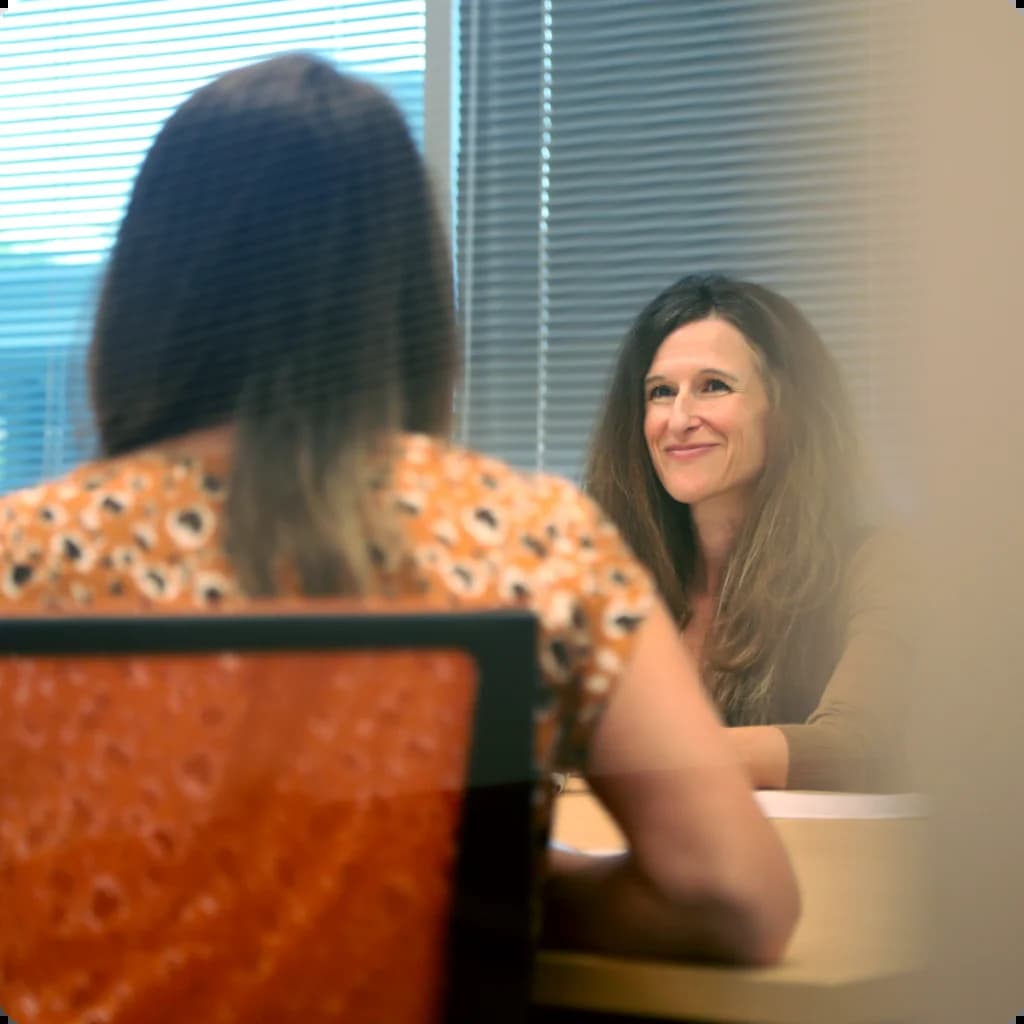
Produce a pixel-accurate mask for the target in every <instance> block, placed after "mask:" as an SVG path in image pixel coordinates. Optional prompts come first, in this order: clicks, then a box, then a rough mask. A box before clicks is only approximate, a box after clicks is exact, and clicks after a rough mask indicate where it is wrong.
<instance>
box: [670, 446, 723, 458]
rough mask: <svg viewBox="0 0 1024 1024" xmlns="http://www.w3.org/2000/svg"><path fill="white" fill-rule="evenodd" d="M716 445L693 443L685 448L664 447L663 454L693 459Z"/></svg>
mask: <svg viewBox="0 0 1024 1024" xmlns="http://www.w3.org/2000/svg"><path fill="white" fill-rule="evenodd" d="M716 447H717V445H713V444H694V445H688V446H687V447H685V448H666V449H665V454H666V455H667V456H668V457H669V458H670V459H695V458H698V457H699V456H701V455H705V454H706V453H707V452H709V451H711V450H712V449H713V448H716Z"/></svg>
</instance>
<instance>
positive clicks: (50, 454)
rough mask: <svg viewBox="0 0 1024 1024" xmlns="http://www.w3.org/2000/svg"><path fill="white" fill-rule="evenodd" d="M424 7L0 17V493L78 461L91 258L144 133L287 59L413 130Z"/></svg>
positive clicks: (140, 2)
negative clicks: (374, 91) (388, 108)
mask: <svg viewBox="0 0 1024 1024" xmlns="http://www.w3.org/2000/svg"><path fill="white" fill-rule="evenodd" d="M424 8H425V0H362V2H355V0H332V2H327V0H250V2H247V3H240V2H229V0H225V2H216V0H121V2H107V3H103V2H100V3H81V2H79V0H21V2H20V3H18V4H16V5H15V6H13V8H12V10H10V11H9V12H8V13H6V14H4V15H3V16H2V17H0V96H2V97H3V100H2V103H0V492H3V491H6V490H10V489H12V488H14V487H19V486H23V485H26V484H29V483H32V482H34V481H36V480H38V479H39V478H41V477H44V476H49V475H52V474H54V473H57V472H59V471H61V470H62V469H64V468H65V467H67V466H69V465H71V464H73V463H74V462H76V461H78V460H79V459H80V458H82V457H83V456H84V455H85V454H87V453H88V452H89V451H90V442H89V438H88V429H87V424H88V414H87V409H86V400H85V391H84V376H83V373H82V370H83V363H84V359H83V346H84V342H85V340H86V337H87V334H88V328H89V319H90V314H91V308H92V304H93V302H94V300H95V296H96V292H97V288H98V283H99V276H100V273H101V270H102V264H103V260H104V258H105V256H106V253H107V251H108V248H109V245H110V243H111V241H112V239H113V236H114V232H115V231H116V228H117V224H118V222H119V220H120V217H121V213H122V210H123V208H124V204H125V201H126V199H127V195H128V192H129V189H130V188H131V184H132V181H133V179H134V176H135V172H136V170H137V169H138V166H139V163H140V162H141V160H142V157H143V156H144V155H145V152H146V150H147V149H148V147H149V144H150V142H151V141H152V139H153V136H154V135H155V134H156V132H157V130H158V129H159V127H160V125H161V124H162V123H163V122H164V121H165V120H166V118H167V117H168V116H169V114H170V113H171V112H172V111H173V110H174V108H175V107H176V106H178V104H179V103H181V101H182V100H183V99H185V97H186V96H188V95H189V94H190V93H191V92H193V91H194V90H195V89H196V88H198V87H199V86H200V85H202V84H204V83H205V82H207V81H209V80H210V79H211V78H213V77H214V76H215V75H218V74H220V73H221V72H224V71H227V70H229V69H231V68H234V67H238V66H240V65H242V64H247V63H250V62H252V61H254V60H258V59H261V58H263V57H268V56H272V55H274V54H277V53H282V52H285V51H289V50H305V51H311V52H316V53H319V54H322V55H324V56H326V57H328V58H331V59H333V60H335V61H337V62H338V63H339V64H340V65H341V66H344V67H347V68H349V69H351V70H354V71H356V72H359V73H362V74H364V75H366V76H367V77H369V78H371V79H373V80H374V81H376V82H378V84H381V85H383V86H384V87H385V88H387V89H389V90H390V91H391V92H392V94H393V95H394V96H395V97H396V99H397V100H398V102H399V103H400V104H401V106H402V108H403V109H404V111H405V112H406V115H407V116H408V117H409V119H410V122H411V124H412V126H413V129H414V131H415V132H416V134H417V136H418V137H419V136H420V135H421V133H422V111H423V72H424V67H425V51H424V18H425V10H424Z"/></svg>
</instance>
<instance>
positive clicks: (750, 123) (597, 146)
mask: <svg viewBox="0 0 1024 1024" xmlns="http://www.w3.org/2000/svg"><path fill="white" fill-rule="evenodd" d="M903 6H904V5H902V4H901V3H900V0H895V2H892V3H887V4H878V3H873V2H872V3H865V4H849V3H846V2H844V0H783V2H776V3H770V4H767V3H762V2H760V0H685V2H684V0H645V2H644V3H642V4H628V5H627V4H622V3H621V2H619V0H523V2H520V3H516V4H507V5H506V4H491V3H488V2H486V0H462V4H461V11H460V14H461V18H460V24H461V40H460V42H461V56H462V63H461V71H460V87H461V93H462V123H461V149H460V154H459V166H458V189H457V197H458V270H459V273H458V278H459V284H460V304H461V307H462V311H463V319H464V326H465V350H466V351H465V365H466V373H465V380H464V384H463V393H462V396H461V399H462V401H461V406H462V424H461V426H462V434H463V438H464V440H466V441H467V442H468V443H470V444H473V445H476V446H479V447H482V448H486V449H488V450H490V451H493V452H494V453H496V454H498V455H500V456H502V457H504V458H506V459H508V460H510V461H512V462H513V463H515V464H518V465H521V466H523V467H527V468H540V469H544V470H547V471H552V472H555V473H559V474H562V475H567V476H570V477H578V476H579V473H580V469H581V465H582V460H583V455H584V450H585V447H586V443H587V440H588V436H589V433H590V430H591V427H592V424H593V420H594V415H595V412H596V409H597V406H598V404H599V402H600V400H601V398H602V396H603V394H604V389H605V386H606V383H607V379H608V374H609V372H610V370H611V365H612V359H613V355H614V353H615V352H616V351H617V348H618V345H619V343H620V341H621V338H622V336H623V334H624V332H625V330H626V328H627V326H628V324H629V322H630V320H631V319H632V317H633V316H634V315H635V314H636V313H637V312H638V311H639V309H640V308H641V307H642V306H643V305H644V304H645V303H646V302H647V301H648V300H649V299H650V298H652V297H653V296H654V295H655V294H656V293H657V292H658V291H660V290H661V288H663V287H664V286H665V285H667V284H669V283H670V282H671V281H673V280H675V279H676V278H678V277H680V276H682V275H683V274H684V273H687V272H692V271H711V270H716V271H724V272H728V273H733V274H737V275H740V276H743V277H747V278H750V279H753V280H755V281H760V282H763V283H765V284H768V285H769V286H772V287H774V288H777V289H778V290H780V291H781V292H782V293H783V294H785V295H787V296H789V297H790V298H792V299H793V300H795V301H796V302H797V303H798V304H799V305H801V306H802V307H803V308H804V310H805V311H806V312H807V313H808V315H809V316H810V317H811V319H812V321H813V322H814V323H815V324H816V326H817V327H818V329H819V331H820V332H821V334H822V335H823V337H824V339H825V340H826V342H827V343H828V344H829V345H830V346H831V348H832V350H833V351H834V353H835V355H836V356H837V358H838V359H839V361H840V363H841V364H842V366H843V368H844V370H845V374H846V378H847V380H848V383H849V385H850V389H851V391H852V393H853V395H854V397H855V400H856V402H857V405H858V407H859V409H860V411H861V414H862V418H863V419H864V420H866V421H870V422H872V423H875V424H877V423H879V422H880V421H881V420H882V419H883V417H882V416H881V413H880V409H881V404H882V396H883V392H884V389H885V381H886V378H887V371H886V366H885V365H884V360H883V363H881V364H880V363H879V360H878V352H877V345H876V344H875V343H874V341H873V339H874V338H876V336H877V335H878V324H877V323H874V322H873V321H872V309H873V308H874V303H873V301H869V300H871V299H872V297H873V296H874V295H875V293H876V292H877V290H878V289H879V288H880V287H883V286H884V285H885V283H886V282H890V281H891V276H890V275H891V273H892V272H893V267H894V264H893V261H892V259H890V253H889V252H888V251H887V250H886V249H885V247H882V246H879V245H878V242H877V235H876V234H875V228H876V227H877V226H878V225H879V223H880V222H881V220H882V219H885V227H886V230H887V231H890V230H891V229H893V228H894V227H895V221H893V222H892V223H890V222H889V220H888V217H889V215H890V214H891V213H892V212H893V207H894V206H895V205H897V204H894V203H892V202H890V199H891V196H892V194H893V192H894V190H898V186H899V181H898V175H896V174H895V172H894V164H895V163H896V161H895V159H894V158H893V157H892V155H893V153H894V152H895V150H894V149H893V147H892V145H891V143H892V142H893V140H894V139H897V138H899V137H900V136H899V133H900V131H901V130H902V128H903V127H904V119H903V115H902V112H901V109H900V105H899V102H898V95H897V93H894V92H893V91H892V89H890V88H889V87H888V86H889V85H890V84H891V83H889V81H888V80H887V79H884V76H886V75H889V74H890V73H891V71H892V65H893V58H894V57H895V56H898V55H899V54H901V53H902V48H901V38H902V37H901V36H900V34H899V33H900V31H902V27H903V26H904V24H905V23H904V21H903V20H902V16H903ZM883 22H884V24H883ZM881 40H887V42H881V43H880V41H881ZM883 94H884V96H885V102H884V103H883V102H881V101H880V100H879V96H881V95H883ZM894 175H895V176H894ZM889 468H890V469H891V468H892V467H891V466H890V467H889Z"/></svg>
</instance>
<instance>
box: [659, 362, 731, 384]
mask: <svg viewBox="0 0 1024 1024" xmlns="http://www.w3.org/2000/svg"><path fill="white" fill-rule="evenodd" d="M697 373H698V375H700V374H705V375H706V374H711V375H713V376H715V377H725V378H726V379H727V380H731V381H733V382H734V383H736V384H739V382H740V379H739V377H737V376H736V374H735V373H729V371H728V370H720V369H718V368H717V367H714V366H705V367H704V368H703V369H700V370H698V371H697ZM656 380H668V378H667V377H665V376H664V374H660V373H651V374H648V375H647V376H646V377H645V378H644V383H645V384H650V383H652V382H653V381H656Z"/></svg>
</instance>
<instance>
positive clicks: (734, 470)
mask: <svg viewBox="0 0 1024 1024" xmlns="http://www.w3.org/2000/svg"><path fill="white" fill-rule="evenodd" d="M644 397H645V401H644V407H645V412H644V437H645V439H646V441H647V450H648V451H649V452H650V456H651V462H652V463H653V465H654V470H655V472H656V473H657V474H658V479H659V480H660V481H661V484H662V486H663V487H664V488H665V490H666V491H667V492H668V493H669V494H670V495H671V496H672V497H673V498H675V500H676V501H680V502H685V503H686V504H687V505H690V506H697V505H701V504H704V503H708V502H714V503H715V504H722V505H723V506H724V507H729V508H733V509H735V508H739V509H741V510H742V509H743V508H745V507H746V502H747V498H748V496H749V494H750V491H751V490H752V488H753V486H754V484H755V482H756V481H757V479H758V477H759V476H760V475H761V471H762V470H763V469H764V462H765V434H766V429H767V419H768V411H769V401H768V393H767V390H766V388H765V384H764V380H763V378H762V375H761V371H760V368H759V365H758V359H757V355H756V354H755V351H754V349H753V348H752V347H751V345H750V344H749V343H748V341H747V339H746V338H745V337H744V336H743V334H741V333H740V331H738V330H737V329H736V328H735V327H733V325H732V324H730V323H728V322H726V321H725V320H719V319H716V318H710V319H707V320H697V321H694V322H693V323H689V324H684V325H683V326H682V327H680V328H678V329H677V330H675V331H673V332H672V333H671V334H669V335H668V337H666V338H665V340H664V341H663V342H662V343H661V346H660V347H659V348H658V351H657V352H656V353H655V354H654V359H653V360H652V361H651V365H650V367H649V368H648V370H647V376H646V378H645V380H644Z"/></svg>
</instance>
